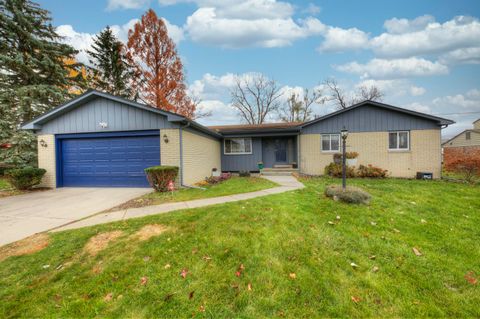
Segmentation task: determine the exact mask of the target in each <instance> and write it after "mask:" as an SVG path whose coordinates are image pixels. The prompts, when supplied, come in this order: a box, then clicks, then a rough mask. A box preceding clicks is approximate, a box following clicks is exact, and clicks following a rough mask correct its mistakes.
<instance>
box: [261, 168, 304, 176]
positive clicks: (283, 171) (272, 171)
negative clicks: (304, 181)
mask: <svg viewBox="0 0 480 319" xmlns="http://www.w3.org/2000/svg"><path fill="white" fill-rule="evenodd" d="M292 173H298V168H264V169H263V170H262V171H261V174H262V175H264V176H290V175H292Z"/></svg>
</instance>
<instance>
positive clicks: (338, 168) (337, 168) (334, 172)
mask: <svg viewBox="0 0 480 319" xmlns="http://www.w3.org/2000/svg"><path fill="white" fill-rule="evenodd" d="M325 175H328V176H332V177H342V164H338V163H330V164H328V165H327V166H325ZM346 175H347V177H355V167H353V166H347V170H346Z"/></svg>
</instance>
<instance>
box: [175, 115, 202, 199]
mask: <svg viewBox="0 0 480 319" xmlns="http://www.w3.org/2000/svg"><path fill="white" fill-rule="evenodd" d="M189 126H190V122H187V124H185V125H184V126H180V186H182V187H187V188H197V189H202V190H205V189H206V188H203V187H197V186H193V185H185V184H184V183H183V129H185V128H187V127H189Z"/></svg>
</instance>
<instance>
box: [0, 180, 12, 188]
mask: <svg viewBox="0 0 480 319" xmlns="http://www.w3.org/2000/svg"><path fill="white" fill-rule="evenodd" d="M10 188H11V186H10V183H9V182H7V180H6V179H5V178H3V177H0V191H4V190H9V189H10Z"/></svg>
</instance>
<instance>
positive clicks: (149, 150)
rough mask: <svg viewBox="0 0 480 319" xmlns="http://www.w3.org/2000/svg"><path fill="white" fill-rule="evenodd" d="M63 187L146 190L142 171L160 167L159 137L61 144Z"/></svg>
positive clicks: (78, 140)
mask: <svg viewBox="0 0 480 319" xmlns="http://www.w3.org/2000/svg"><path fill="white" fill-rule="evenodd" d="M61 150H62V151H61V154H62V161H61V162H62V164H61V165H62V178H63V186H101V187H108V186H113V187H148V181H147V178H146V176H145V172H144V171H143V170H144V169H145V168H147V167H150V166H155V165H160V137H159V136H158V135H157V136H128V137H101V138H75V139H63V140H61Z"/></svg>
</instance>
